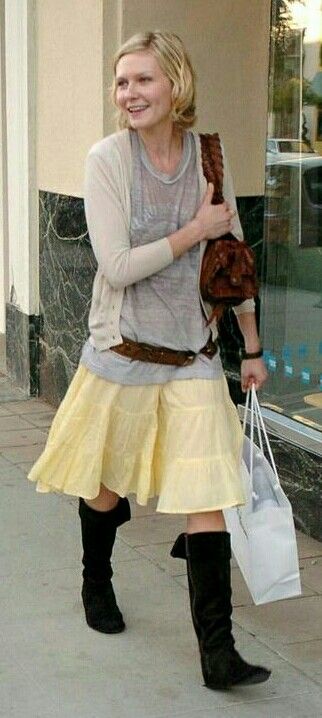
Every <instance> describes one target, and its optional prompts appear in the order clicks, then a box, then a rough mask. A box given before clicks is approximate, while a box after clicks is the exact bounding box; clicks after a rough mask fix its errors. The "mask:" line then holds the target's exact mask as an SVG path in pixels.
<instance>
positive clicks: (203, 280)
mask: <svg viewBox="0 0 322 718" xmlns="http://www.w3.org/2000/svg"><path fill="white" fill-rule="evenodd" d="M200 142H201V156H202V168H203V173H204V175H205V177H206V180H207V182H212V183H213V185H214V194H213V198H212V204H221V203H222V202H224V198H223V195H222V187H223V173H224V169H223V156H222V151H221V145H220V139H219V135H218V133H217V132H216V133H214V134H213V135H209V134H200ZM200 291H201V296H202V298H203V299H204V300H205V301H206V302H208V303H209V304H210V305H211V306H212V308H213V309H212V313H211V316H210V318H209V319H208V324H210V322H212V320H213V319H214V318H215V317H216V318H217V319H220V317H221V316H222V314H223V313H224V311H225V309H226V308H227V307H232V306H238V304H241V303H242V302H243V301H244V300H245V299H251V298H252V297H255V296H256V295H257V294H258V280H257V277H256V266H255V255H254V252H253V250H252V249H251V248H250V247H248V245H247V244H246V242H241V241H239V240H238V239H236V237H234V235H233V234H231V233H230V232H229V233H227V234H225V235H223V236H222V237H219V238H218V239H213V240H209V241H208V243H207V247H206V250H205V253H204V256H203V261H202V267H201V275H200Z"/></svg>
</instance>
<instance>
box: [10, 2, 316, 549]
mask: <svg viewBox="0 0 322 718" xmlns="http://www.w3.org/2000/svg"><path fill="white" fill-rule="evenodd" d="M321 5H322V3H321V1H320V0H304V1H303V2H299V1H297V0H294V1H293V2H292V1H290V2H288V1H287V0H285V2H284V1H283V0H272V2H271V0H253V2H252V3H249V2H247V1H246V0H239V1H238V3H237V2H234V0H226V2H225V3H222V2H221V1H220V0H198V1H197V0H164V1H163V2H162V3H157V2H154V0H91V2H88V0H10V2H8V1H6V0H0V21H1V35H0V42H1V47H0V50H1V52H0V63H1V93H0V102H1V128H0V132H1V138H0V139H1V156H0V183H1V186H0V257H1V260H0V261H1V294H0V334H1V335H2V344H3V345H4V340H5V345H6V370H7V372H8V374H9V375H10V376H11V377H12V378H13V380H14V381H15V382H16V383H17V384H18V385H19V386H21V387H22V388H23V389H24V390H25V391H26V392H27V393H29V394H32V395H40V396H42V397H43V398H45V399H47V400H48V401H50V402H51V403H52V404H53V405H57V404H58V403H59V401H60V400H61V398H62V396H63V395H64V393H65V391H66V388H67V386H68V383H69V382H70V380H71V377H72V376H73V373H74V371H75V368H76V366H77V362H78V358H79V353H80V349H81V346H82V344H83V342H84V339H85V337H86V335H87V315H88V309H89V302H90V295H91V285H92V281H93V276H94V272H95V268H96V264H95V258H94V256H93V253H92V249H91V245H90V242H89V237H88V234H87V228H86V221H85V216H84V205H83V169H84V159H85V156H86V154H87V152H88V149H89V147H90V146H91V145H92V144H93V143H94V142H96V141H97V140H99V139H100V138H101V137H103V136H105V135H107V134H109V133H110V132H113V131H114V129H115V117H114V110H113V108H112V106H111V104H110V101H109V85H110V82H111V67H112V58H113V54H114V52H115V49H116V48H117V47H118V45H119V44H120V43H121V42H123V41H124V40H125V39H126V38H128V37H129V36H130V35H132V34H133V33H134V32H136V31H138V30H142V29H150V28H152V29H154V28H162V29H165V30H171V31H174V32H177V33H178V34H179V35H180V36H181V37H182V39H183V40H184V42H185V44H186V46H187V47H188V49H189V52H190V55H191V58H192V61H193V64H194V66H195V68H196V71H197V77H198V95H197V106H198V125H197V129H199V130H200V131H207V132H211V131H218V132H219V133H220V135H221V137H222V139H223V141H224V144H225V148H226V152H227V155H228V157H229V161H230V165H231V169H232V174H233V178H234V184H235V191H236V195H237V201H238V208H239V212H240V217H241V221H242V225H243V228H244V232H245V236H246V238H247V240H248V242H249V243H250V245H251V246H252V247H253V248H254V251H255V253H256V258H257V263H258V272H259V274H260V276H261V278H262V279H261V291H260V298H259V300H258V302H257V316H258V320H259V323H260V331H261V336H262V340H263V346H264V349H265V361H266V363H267V366H268V370H269V380H268V382H267V384H266V386H265V388H264V390H263V391H262V393H261V397H260V398H261V403H262V406H263V411H264V413H265V415H266V419H267V423H268V426H269V428H270V431H271V434H272V441H273V444H274V447H275V454H276V458H277V463H278V467H279V470H280V474H281V477H282V480H283V483H284V486H285V488H286V491H287V493H288V495H289V497H290V498H291V500H292V503H293V507H294V512H295V516H296V520H297V522H298V525H299V526H301V528H302V529H303V530H305V531H307V532H308V533H311V534H312V535H314V536H316V537H319V538H321V536H322V528H321V527H322V522H321V510H322V441H321V439H322V433H321V432H322V229H321V228H322V222H321V214H322V67H321V65H322V50H321V45H322V7H321ZM220 334H221V342H222V355H223V359H224V363H225V367H226V370H227V375H228V378H229V382H230V387H231V392H232V395H233V397H234V400H235V401H236V403H242V401H243V397H242V395H241V392H240V389H239V380H238V348H239V346H240V343H241V338H240V335H239V333H238V329H237V325H236V322H235V321H234V317H233V316H232V314H230V313H228V314H227V315H226V317H225V319H224V321H223V323H222V326H221V331H220Z"/></svg>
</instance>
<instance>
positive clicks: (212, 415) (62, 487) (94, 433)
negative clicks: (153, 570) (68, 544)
mask: <svg viewBox="0 0 322 718" xmlns="http://www.w3.org/2000/svg"><path fill="white" fill-rule="evenodd" d="M241 452H242V430H241V425H240V421H239V417H238V413H237V410H236V408H235V406H234V404H233V403H232V401H231V399H230V396H229V391H228V386H227V382H226V379H225V377H224V376H223V377H222V378H220V379H214V380H208V379H207V380H205V379H189V380H177V381H170V382H168V383H166V384H148V385H144V386H125V385H121V384H116V383H113V382H109V381H106V379H102V378H100V377H98V376H96V375H95V374H93V373H92V372H90V371H89V370H88V369H86V368H85V367H83V366H79V367H78V369H77V371H76V374H75V376H74V378H73V380H72V382H71V384H70V386H69V389H68V391H67V393H66V396H65V398H64V400H63V401H62V403H61V405H60V407H59V409H58V411H57V413H56V415H55V418H54V420H53V423H52V426H51V429H50V432H49V436H48V440H47V444H46V447H45V449H44V451H43V453H42V454H41V456H40V457H39V459H38V460H37V462H36V463H35V464H34V466H33V467H32V469H31V471H30V473H29V476H28V478H29V479H30V480H31V481H36V482H37V487H36V488H37V491H39V492H43V493H45V492H49V491H54V492H63V493H65V494H69V495H71V496H82V497H83V498H85V499H94V498H96V496H98V494H99V491H100V484H101V483H102V484H104V485H105V486H106V487H107V488H109V489H111V490H112V491H115V492H116V493H117V494H119V495H120V496H127V495H129V494H131V493H134V494H136V500H137V502H138V503H139V504H141V505H145V504H146V503H147V501H148V499H149V498H151V497H153V496H158V497H159V499H158V504H157V508H156V510H157V511H160V512H163V513H195V512H201V511H212V510H216V509H222V508H225V507H228V506H236V505H239V504H243V503H244V494H243V487H242V481H241V476H240V464H241Z"/></svg>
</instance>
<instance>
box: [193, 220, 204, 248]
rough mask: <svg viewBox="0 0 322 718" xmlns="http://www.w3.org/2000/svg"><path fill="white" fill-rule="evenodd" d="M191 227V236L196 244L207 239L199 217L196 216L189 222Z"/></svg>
mask: <svg viewBox="0 0 322 718" xmlns="http://www.w3.org/2000/svg"><path fill="white" fill-rule="evenodd" d="M189 229H190V231H191V237H192V238H193V240H194V244H198V242H201V241H202V240H203V239H206V233H205V229H204V227H203V224H202V221H201V220H200V219H199V217H194V218H193V219H192V220H191V221H190V222H189Z"/></svg>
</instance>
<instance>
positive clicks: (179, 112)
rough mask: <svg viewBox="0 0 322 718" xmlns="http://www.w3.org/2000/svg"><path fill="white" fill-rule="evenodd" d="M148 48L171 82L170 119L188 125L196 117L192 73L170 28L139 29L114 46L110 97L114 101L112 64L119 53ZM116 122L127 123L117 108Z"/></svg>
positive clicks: (114, 79)
mask: <svg viewBox="0 0 322 718" xmlns="http://www.w3.org/2000/svg"><path fill="white" fill-rule="evenodd" d="M140 50H149V51H150V52H152V53H153V55H154V56H155V57H156V59H157V61H158V63H159V65H160V67H161V70H162V71H163V72H164V74H165V75H166V76H167V77H168V79H169V80H170V82H171V85H172V119H173V122H174V123H175V124H176V125H177V126H178V127H179V128H181V129H186V128H188V127H192V125H194V123H195V121H196V119H197V118H196V105H195V96H196V87H195V85H196V75H195V72H194V70H193V67H192V64H191V61H190V58H189V56H188V54H187V52H186V50H185V47H184V45H183V42H182V40H181V39H180V37H178V35H175V34H174V33H172V32H171V33H170V32H161V31H160V30H155V31H154V32H140V33H138V34H137V35H133V37H130V39H129V40H127V41H126V42H125V43H124V44H123V45H122V46H121V47H120V49H119V50H118V52H117V53H116V55H115V57H114V65H113V74H114V77H113V83H112V86H111V97H112V101H113V103H114V105H115V106H116V107H117V105H116V90H117V86H116V68H117V64H118V62H119V61H120V59H121V57H124V55H129V54H130V53H132V52H139V51H140ZM117 114H118V126H119V127H120V128H121V129H123V128H125V127H129V123H128V119H127V117H125V116H124V113H123V112H122V111H121V110H119V108H118V113H117Z"/></svg>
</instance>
